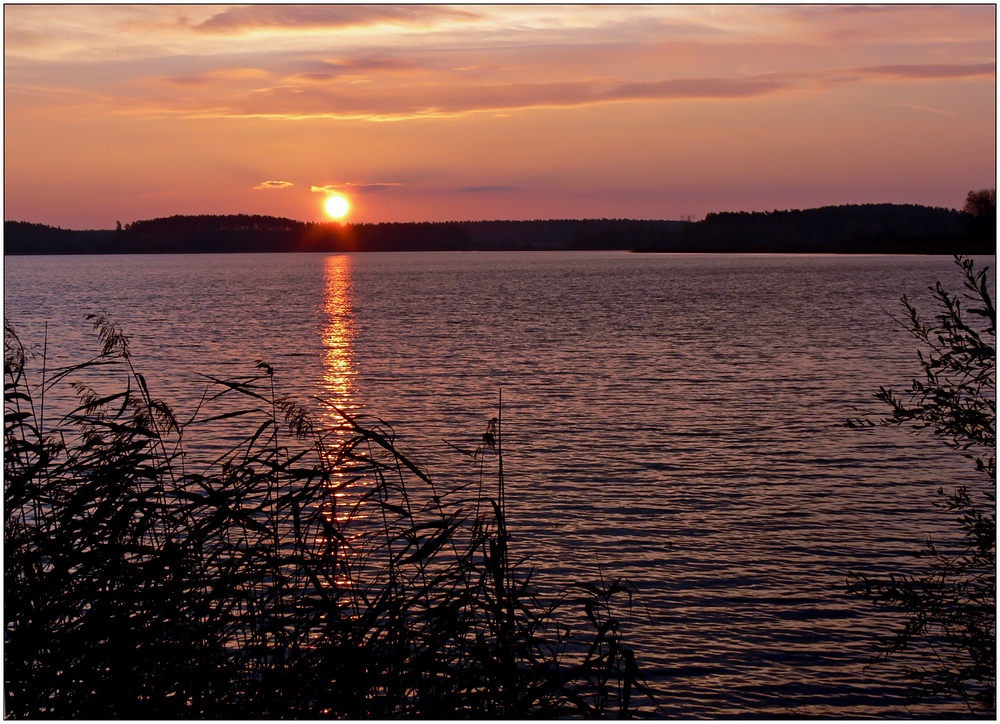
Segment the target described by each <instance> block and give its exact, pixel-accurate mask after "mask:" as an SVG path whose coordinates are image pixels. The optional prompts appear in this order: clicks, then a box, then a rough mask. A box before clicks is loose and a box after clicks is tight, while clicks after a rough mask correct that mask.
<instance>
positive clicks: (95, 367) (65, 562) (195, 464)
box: [4, 315, 651, 718]
mask: <svg viewBox="0 0 1000 724" xmlns="http://www.w3.org/2000/svg"><path fill="white" fill-rule="evenodd" d="M92 321H93V323H94V327H95V330H96V333H97V336H98V338H99V340H100V342H101V351H100V353H99V354H98V355H97V356H95V357H94V358H93V359H91V360H89V361H87V362H85V363H82V364H78V365H73V366H70V367H66V368H62V369H57V370H46V368H45V364H46V363H45V359H44V356H43V358H42V372H41V376H40V377H39V378H38V379H37V380H34V379H32V375H33V374H34V373H33V367H32V363H33V362H34V361H35V360H34V358H33V355H31V354H29V353H28V352H26V350H25V348H24V346H23V345H22V343H21V341H20V340H19V339H18V336H17V334H16V332H15V330H14V329H13V328H12V327H11V326H10V325H9V324H8V323H6V322H5V336H4V373H5V380H4V383H5V384H4V412H5V417H4V445H5V456H4V473H5V478H4V542H5V548H6V569H5V576H4V593H5V601H4V604H5V605H4V615H5V641H4V644H5V645H4V664H5V668H4V670H5V682H4V685H5V688H4V698H5V710H6V714H7V716H9V717H12V718H24V717H41V718H62V717H90V718H112V717H114V718H118V717H127V718H170V717H180V716H184V717H213V718H277V717H299V718H321V717H346V718H389V717H400V716H421V717H453V716H469V717H525V716H546V717H552V716H608V715H627V714H628V713H630V711H631V709H632V703H631V697H632V691H633V689H635V690H638V691H640V692H644V693H645V694H647V695H649V694H650V692H649V690H648V688H647V687H646V686H645V685H644V683H643V682H642V679H641V677H640V676H639V673H638V669H637V667H636V665H635V660H634V657H633V655H632V652H631V651H630V650H629V649H628V648H627V647H626V645H625V642H624V641H623V638H622V633H623V621H624V618H625V616H627V615H628V610H629V608H628V606H629V604H630V602H631V596H630V593H629V589H628V587H627V585H626V584H624V583H623V582H621V581H613V582H610V583H604V582H592V581H584V582H577V583H571V584H569V585H568V586H567V587H566V588H565V589H564V592H563V593H562V594H561V595H559V596H557V597H556V598H555V599H554V600H551V601H548V600H545V601H543V600H542V598H541V596H540V594H539V593H538V591H537V590H536V588H535V587H534V585H533V583H532V575H531V571H530V569H529V568H527V567H526V566H525V562H524V561H523V560H518V559H516V558H515V556H514V554H513V552H512V551H511V549H510V546H509V541H510V536H509V533H508V521H507V516H506V505H505V493H504V479H503V461H502V455H503V450H502V434H501V433H502V430H501V414H502V412H501V411H499V410H498V415H497V418H495V419H494V420H491V421H490V422H489V424H488V426H487V430H486V432H485V434H484V435H483V438H482V444H481V445H480V446H479V447H478V448H477V449H476V450H474V451H471V452H470V463H471V464H470V465H469V468H468V470H469V477H468V478H467V479H463V480H460V481H458V482H452V483H450V484H448V485H441V484H440V483H439V482H436V481H432V479H431V477H430V475H429V474H428V473H427V472H426V471H424V470H423V469H422V468H421V467H419V466H418V465H417V464H415V463H414V462H413V461H412V460H411V459H410V458H409V457H407V456H406V455H405V454H404V453H403V452H401V451H400V449H399V448H398V447H397V445H396V442H395V437H394V435H393V432H392V430H391V429H389V428H388V427H387V426H384V425H381V424H379V425H367V424H363V422H362V421H361V420H360V419H358V418H356V417H353V416H351V415H349V414H347V413H346V412H344V411H342V410H339V409H337V408H336V407H335V406H332V405H330V408H331V409H332V410H333V412H334V413H335V414H336V416H337V417H338V419H340V420H341V421H342V423H341V425H339V426H321V425H320V424H319V423H318V422H317V421H316V420H317V418H316V417H315V416H314V415H313V414H312V412H311V408H310V409H307V408H306V407H305V406H304V405H302V404H300V403H297V402H295V401H293V400H292V399H290V398H287V397H281V396H278V395H277V394H276V392H275V385H274V370H273V369H272V368H271V367H270V366H269V365H267V364H266V363H264V362H260V361H258V363H257V365H256V367H254V368H252V374H248V375H246V376H243V377H237V378H227V379H223V378H211V377H210V378H207V379H206V387H205V391H204V393H203V394H202V395H201V397H200V401H199V402H198V403H197V405H196V409H195V411H194V413H193V414H191V415H190V417H186V418H184V419H179V415H178V414H176V413H175V412H174V411H173V410H172V409H171V407H170V406H169V405H167V404H166V403H164V402H163V401H162V400H159V399H157V398H156V397H154V396H153V391H152V390H151V389H150V388H149V386H147V383H146V380H145V378H144V377H143V375H142V374H141V372H139V371H138V370H137V369H136V367H135V366H134V364H133V359H132V356H131V354H130V348H129V340H128V338H127V336H126V335H125V334H124V333H123V331H122V330H121V328H120V327H119V325H117V324H116V323H114V322H113V321H111V320H110V319H108V318H107V317H106V316H103V315H98V316H93V317H92ZM67 388H68V389H71V390H72V392H73V395H74V396H75V399H76V403H75V405H72V406H71V407H72V409H71V410H70V411H69V412H67V413H65V414H62V415H61V416H59V417H58V418H55V419H53V420H52V421H51V422H50V421H49V420H48V419H46V416H45V415H46V413H45V398H46V396H51V395H52V394H53V390H63V391H65V390H66V389H67ZM51 410H52V405H49V411H48V415H49V417H53V416H52V413H51ZM222 423H225V425H226V429H238V430H240V431H241V432H240V433H239V435H238V436H237V437H235V438H233V440H230V441H229V442H227V443H226V444H225V445H221V442H220V441H219V440H217V439H207V440H206V439H205V436H206V435H208V434H209V433H208V432H207V431H209V430H211V429H216V430H217V429H219V426H220V425H221V424H222ZM235 425H238V427H237V428H233V426H235ZM199 436H201V437H199ZM220 445H221V447H220ZM487 458H490V459H491V460H492V461H493V463H491V465H490V468H491V469H493V468H495V469H496V470H497V475H496V477H497V479H496V481H494V480H493V479H492V476H487V475H486V474H485V473H484V470H485V466H484V460H486V459H487ZM494 463H495V464H494ZM623 594H624V596H623ZM623 598H625V600H622V599H623ZM650 699H651V697H650Z"/></svg>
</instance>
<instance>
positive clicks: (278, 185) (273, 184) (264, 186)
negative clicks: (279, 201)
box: [253, 181, 295, 191]
mask: <svg viewBox="0 0 1000 724" xmlns="http://www.w3.org/2000/svg"><path fill="white" fill-rule="evenodd" d="M294 185H295V184H293V183H292V182H291V181H261V182H260V183H259V184H258V185H257V186H254V187H253V188H254V191H269V190H271V189H287V188H288V187H289V186H294Z"/></svg>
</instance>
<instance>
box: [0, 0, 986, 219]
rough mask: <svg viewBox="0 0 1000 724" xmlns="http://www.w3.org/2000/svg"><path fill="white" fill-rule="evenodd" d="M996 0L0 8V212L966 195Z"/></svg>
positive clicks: (731, 202)
mask: <svg viewBox="0 0 1000 724" xmlns="http://www.w3.org/2000/svg"><path fill="white" fill-rule="evenodd" d="M995 43H996V14H995V8H994V6H992V5H970V6H961V5H888V6H879V7H874V6H873V7H868V6H859V5H842V6H835V5H818V6H798V5H766V6H746V5H738V6H714V7H713V6H705V5H688V6H670V5H615V6H609V7H601V6H594V5H575V6H571V5H556V6H545V5H464V6H445V5H403V4H401V5H384V4H383V5H337V6H324V5H250V6H217V5H211V6H209V5H179V6H170V5H156V6H154V5H142V4H140V5H102V6H86V5H72V6H54V5H6V6H5V7H4V70H5V81H4V146H5V156H4V218H5V219H8V220H23V221H33V222H40V223H46V224H52V225H58V226H62V227H64V228H114V225H115V222H116V221H121V222H122V223H123V224H126V223H128V222H130V221H135V220H138V219H149V218H154V217H159V216H171V215H174V214H234V213H249V214H269V215H275V216H287V217H291V218H293V219H299V220H303V221H321V220H326V219H328V218H329V217H327V216H326V214H325V213H324V202H325V200H326V197H327V196H329V195H330V194H331V193H338V194H340V195H343V196H344V197H345V198H347V199H348V201H349V202H350V204H351V208H350V211H349V212H348V214H347V216H346V217H345V219H346V220H348V221H353V222H378V221H442V220H472V219H539V218H540V219H557V218H636V219H639V218H643V219H680V218H683V217H687V216H690V217H693V218H700V217H702V216H704V214H705V213H706V212H709V211H728V210H772V209H791V208H808V207H814V206H823V205H829V204H845V203H882V202H892V203H917V204H927V205H931V206H944V207H950V208H955V207H959V208H960V207H961V206H962V204H963V203H964V200H965V195H966V193H967V192H968V191H969V190H972V189H978V188H986V187H993V186H994V185H995V177H996V92H995V91H996V77H995V75H996V50H995V47H996V46H995Z"/></svg>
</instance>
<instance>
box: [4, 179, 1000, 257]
mask: <svg viewBox="0 0 1000 724" xmlns="http://www.w3.org/2000/svg"><path fill="white" fill-rule="evenodd" d="M973 193H983V192H973ZM971 196H972V194H970V197H971ZM983 213H985V212H982V213H981V209H980V208H979V207H978V206H969V205H967V207H966V208H965V209H964V210H962V211H956V210H954V209H940V208H930V207H926V206H914V205H898V204H867V205H860V206H828V207H824V208H819V209H808V210H804V211H773V212H765V213H718V214H709V215H708V216H707V217H706V218H705V219H704V220H702V221H697V222H695V221H637V220H629V219H588V220H578V221H573V220H553V221H467V222H443V223H386V224H343V225H341V224H313V223H304V222H301V221H293V220H291V219H284V218H275V217H272V216H247V215H235V216H171V217H169V218H161V219H151V220H148V221H136V222H134V223H131V224H127V225H125V226H124V227H121V228H119V229H117V230H114V231H101V230H97V231H74V230H69V229H56V228H53V227H51V226H45V225H42V224H29V223H25V222H18V221H7V222H4V253H5V254H151V253H159V254H164V253H167V254H169V253H203V252H219V253H231V252H301V251H313V252H354V251H467V250H478V251H492V250H514V251H518V250H535V249H550V250H558V249H575V250H582V249H619V250H622V249H624V250H635V251H647V252H726V253H829V254H856V253H862V254H949V255H951V254H993V253H995V247H996V231H995V218H996V212H995V204H994V207H993V220H994V223H993V224H992V225H991V224H989V223H984V218H985V217H984V216H983Z"/></svg>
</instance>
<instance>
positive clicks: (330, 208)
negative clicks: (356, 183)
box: [324, 196, 350, 219]
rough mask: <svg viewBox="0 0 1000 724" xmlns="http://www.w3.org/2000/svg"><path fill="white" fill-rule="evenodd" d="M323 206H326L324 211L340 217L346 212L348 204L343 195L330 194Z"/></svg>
mask: <svg viewBox="0 0 1000 724" xmlns="http://www.w3.org/2000/svg"><path fill="white" fill-rule="evenodd" d="M324 207H325V208H326V213H328V214H329V215H330V216H332V217H333V218H335V219H340V218H342V217H343V216H344V215H345V214H346V213H347V210H348V209H349V208H350V205H349V204H348V203H347V199H345V198H344V197H343V196H331V197H330V198H328V199H327V200H326V203H325V204H324Z"/></svg>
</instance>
